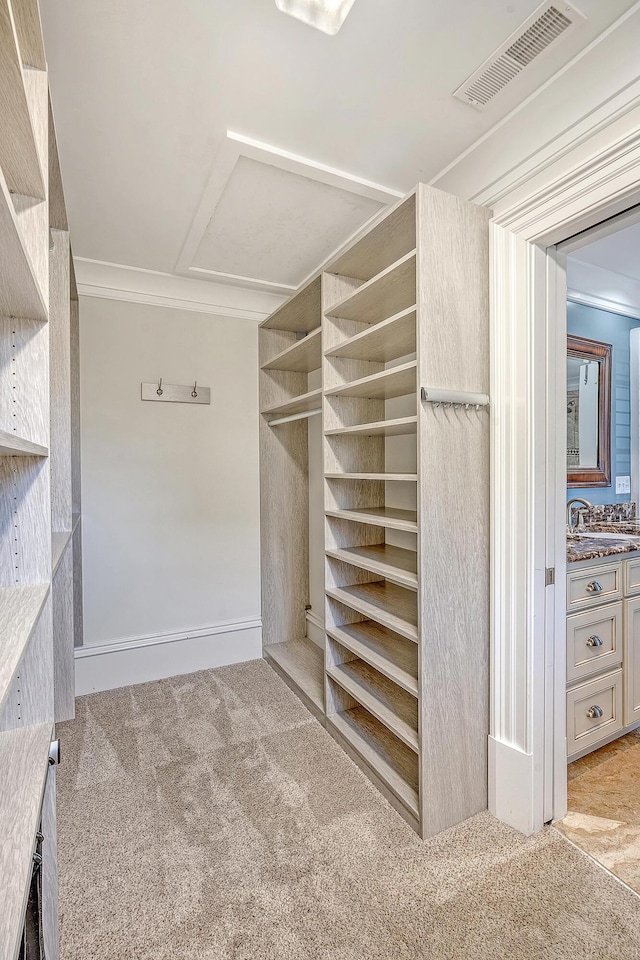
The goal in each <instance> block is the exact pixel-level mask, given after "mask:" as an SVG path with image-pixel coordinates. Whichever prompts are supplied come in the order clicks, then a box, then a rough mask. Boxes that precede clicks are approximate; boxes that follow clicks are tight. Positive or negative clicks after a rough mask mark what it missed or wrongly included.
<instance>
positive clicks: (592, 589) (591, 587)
mask: <svg viewBox="0 0 640 960" xmlns="http://www.w3.org/2000/svg"><path fill="white" fill-rule="evenodd" d="M601 590H602V584H601V583H598V581H597V580H592V581H591V583H588V584H587V593H600V591H601Z"/></svg>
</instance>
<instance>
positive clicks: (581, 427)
mask: <svg viewBox="0 0 640 960" xmlns="http://www.w3.org/2000/svg"><path fill="white" fill-rule="evenodd" d="M567 486H568V487H610V486H611V344H610V343H600V342H599V341H598V340H587V339H586V338H585V337H574V336H568V337H567Z"/></svg>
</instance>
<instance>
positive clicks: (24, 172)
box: [0, 0, 46, 200]
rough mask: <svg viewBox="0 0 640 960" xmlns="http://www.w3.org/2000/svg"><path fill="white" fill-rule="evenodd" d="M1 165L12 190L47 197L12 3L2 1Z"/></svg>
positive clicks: (27, 194) (0, 12) (0, 39)
mask: <svg viewBox="0 0 640 960" xmlns="http://www.w3.org/2000/svg"><path fill="white" fill-rule="evenodd" d="M0 90H2V110H0V168H2V170H3V172H4V175H5V177H6V178H7V184H8V186H9V189H10V190H11V192H12V193H18V194H22V195H24V196H27V197H38V198H39V199H40V200H44V198H45V197H46V192H45V190H46V188H45V178H44V171H43V168H42V166H41V164H40V159H39V154H38V149H37V146H36V137H35V133H34V130H33V126H32V122H31V113H30V110H29V103H28V99H27V93H26V91H25V85H24V80H23V68H22V61H21V59H20V51H19V49H18V37H17V35H16V30H15V25H14V20H13V15H12V12H11V5H10V3H9V0H2V2H1V3H0Z"/></svg>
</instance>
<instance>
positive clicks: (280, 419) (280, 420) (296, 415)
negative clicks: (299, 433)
mask: <svg viewBox="0 0 640 960" xmlns="http://www.w3.org/2000/svg"><path fill="white" fill-rule="evenodd" d="M320 413H322V410H306V411H305V412H304V413H293V414H291V416H290V417H278V419H277V420H267V423H268V424H269V426H270V427H277V426H278V424H280V423H291V421H292V420H307V419H308V418H309V417H316V416H318V414H320Z"/></svg>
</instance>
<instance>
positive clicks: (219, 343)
mask: <svg viewBox="0 0 640 960" xmlns="http://www.w3.org/2000/svg"><path fill="white" fill-rule="evenodd" d="M80 317H81V381H82V394H81V397H82V399H81V412H82V484H83V487H82V501H83V558H84V604H85V621H84V626H85V644H86V645H87V649H85V650H81V651H80V652H79V659H77V661H76V666H77V674H78V692H87V690H89V689H107V688H108V687H110V686H117V685H120V684H121V683H126V682H139V681H140V680H141V679H143V680H144V679H155V678H157V677H160V676H169V675H172V674H174V673H176V672H178V673H179V672H187V671H188V670H190V669H200V668H203V667H207V666H217V665H219V664H220V663H223V662H232V661H234V660H243V659H249V658H251V657H252V656H255V657H259V656H261V651H260V629H259V623H257V621H258V620H259V617H260V570H259V489H258V487H259V484H258V386H257V383H258V381H257V324H256V323H255V322H253V321H248V320H240V319H227V318H221V317H214V316H209V315H207V314H203V313H197V312H191V311H184V310H175V309H172V308H168V307H161V306H152V305H146V304H138V303H126V302H122V301H116V300H107V299H95V298H84V297H83V298H82V301H81V310H80ZM160 376H162V377H163V378H164V380H165V382H167V383H184V384H188V383H192V382H193V381H194V380H196V379H197V381H198V383H200V384H202V385H203V386H210V387H211V405H210V406H206V405H190V404H177V403H149V402H143V401H141V400H140V383H141V381H154V380H156V379H157V378H158V377H160ZM193 634H196V638H197V639H198V643H197V644H196V645H195V647H194V644H193V642H190V643H188V644H185V641H186V638H187V637H190V638H191V641H193ZM175 635H180V636H179V637H178V638H175ZM131 638H133V641H134V642H133V644H132V643H128V642H125V643H124V644H122V643H116V644H115V645H113V641H122V640H124V641H128V640H130V639H131ZM174 638H175V639H174ZM159 641H162V642H159ZM167 641H168V642H167ZM108 644H111V646H110V647H109V646H107V645H108ZM136 645H138V646H136ZM134 647H135V652H134V654H133V655H132V654H131V649H132V648H134ZM141 650H143V651H145V652H144V655H142V654H141V652H140V651H141ZM109 651H112V652H111V653H110V652H109ZM123 672H124V674H125V676H124V677H123Z"/></svg>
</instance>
